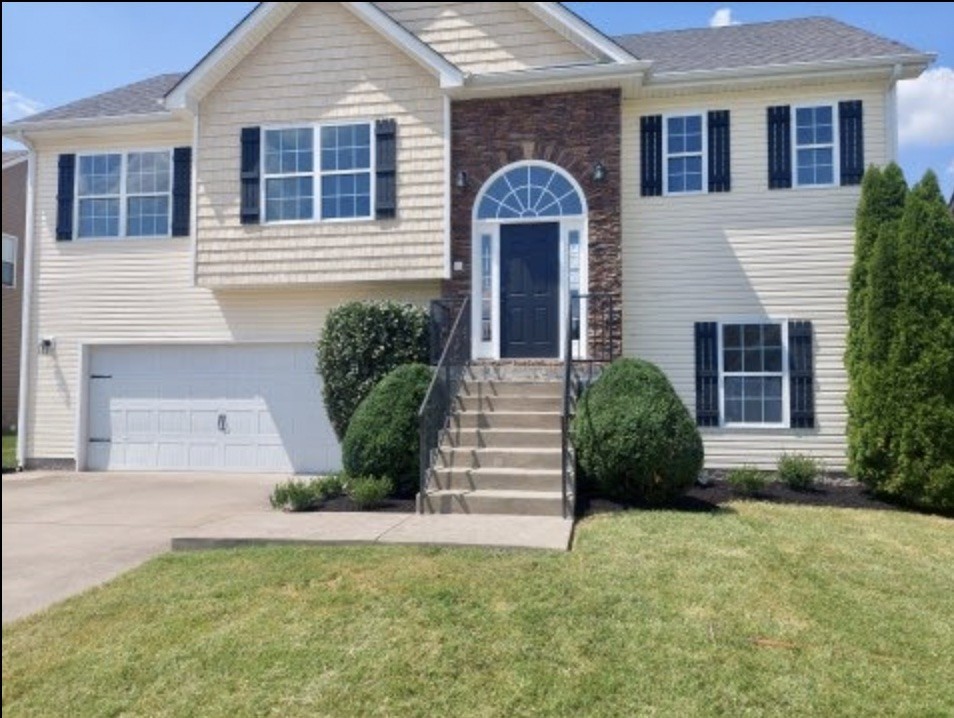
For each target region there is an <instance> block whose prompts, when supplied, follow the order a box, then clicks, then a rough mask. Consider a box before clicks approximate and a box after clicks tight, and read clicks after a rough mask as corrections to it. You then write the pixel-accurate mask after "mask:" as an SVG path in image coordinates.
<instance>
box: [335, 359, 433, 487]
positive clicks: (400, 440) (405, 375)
mask: <svg viewBox="0 0 954 718" xmlns="http://www.w3.org/2000/svg"><path fill="white" fill-rule="evenodd" d="M430 382H431V369H430V368H429V367H426V366H424V365H422V364H406V365H405V366H401V367H398V368H397V369H395V370H394V371H392V372H391V373H390V374H388V375H387V376H386V377H384V379H382V380H381V383H380V384H378V385H377V386H376V387H374V389H373V390H372V391H371V393H370V394H369V395H368V397H367V398H366V399H365V400H364V401H362V402H361V405H360V406H359V407H358V409H357V411H355V413H354V417H353V418H352V419H351V424H350V425H349V426H348V432H347V433H346V434H345V438H344V442H343V444H342V455H343V458H344V465H345V470H346V471H347V472H348V473H349V474H350V475H351V476H387V477H389V478H391V479H392V480H393V481H394V490H395V491H396V493H397V495H398V496H401V497H411V496H413V495H414V494H415V492H416V491H417V489H418V486H419V481H420V458H419V456H420V454H419V452H420V440H419V438H418V437H419V432H418V418H417V413H418V411H419V409H420V408H421V402H422V401H423V400H424V395H425V394H426V393H427V387H428V385H429V384H430Z"/></svg>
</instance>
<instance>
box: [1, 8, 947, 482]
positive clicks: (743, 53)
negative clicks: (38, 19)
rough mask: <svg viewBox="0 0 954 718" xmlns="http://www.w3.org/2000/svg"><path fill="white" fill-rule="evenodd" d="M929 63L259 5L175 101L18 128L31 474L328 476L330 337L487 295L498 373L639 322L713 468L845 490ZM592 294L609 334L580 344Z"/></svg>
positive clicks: (623, 344) (529, 24)
mask: <svg viewBox="0 0 954 718" xmlns="http://www.w3.org/2000/svg"><path fill="white" fill-rule="evenodd" d="M931 60H932V57H931V56H930V55H926V54H924V53H922V52H919V51H917V50H913V49H911V48H909V47H906V46H904V45H902V44H900V43H897V42H894V41H891V40H888V39H885V38H882V37H878V36H876V35H873V34H871V33H868V32H866V31H864V30H860V29H857V28H854V27H850V26H847V25H844V24H842V23H840V22H837V21H834V20H830V19H825V18H808V19H799V20H791V21H781V22H771V23H764V24H752V25H739V26H734V27H724V28H711V29H699V30H686V31H677V32H659V33H649V34H642V35H629V36H625V37H610V36H609V35H607V34H604V33H602V32H600V31H599V30H597V29H595V28H594V27H592V26H590V25H589V24H588V23H586V22H584V21H583V20H581V19H580V18H579V17H577V16H576V15H574V14H573V13H572V12H570V11H569V10H568V9H566V8H565V7H564V6H563V5H561V4H560V3H430V2H429V3H314V4H313V3H262V4H260V5H258V6H257V7H256V9H255V10H254V11H252V12H251V13H250V14H249V15H248V16H247V17H246V18H245V19H244V20H243V21H242V22H241V23H240V24H239V25H238V26H236V27H235V28H234V29H233V30H232V31H231V32H230V33H229V34H228V35H227V36H226V37H225V38H223V39H222V41H221V42H220V43H219V44H218V45H216V46H215V47H214V48H212V49H211V50H210V52H209V53H208V54H207V55H206V56H205V57H204V58H203V59H202V60H201V61H200V62H199V63H198V64H197V65H196V66H195V67H193V68H192V69H191V70H189V71H188V72H187V73H185V74H182V75H163V76H159V77H154V78H150V79H147V80H143V81H142V82H138V83H135V84H133V85H129V86H126V87H122V88H119V89H117V90H113V91H111V92H107V93H105V94H102V95H98V96H95V97H91V98H87V99H84V100H80V101H78V102H74V103H72V104H69V105H66V106H63V107H60V108H56V109H52V110H49V111H46V112H42V113H40V114H38V115H34V116H33V117H30V118H26V119H24V120H21V121H19V122H15V123H12V124H9V125H6V126H4V135H5V136H8V137H13V138H15V139H18V140H20V141H21V142H23V143H24V144H25V145H26V146H27V147H28V148H29V149H30V151H31V152H30V159H29V181H28V188H29V199H28V208H29V210H28V211H29V220H28V225H27V231H26V233H27V236H28V242H27V244H26V247H27V253H26V257H25V262H26V276H25V279H24V286H25V291H26V295H25V303H26V310H25V312H26V316H27V317H28V318H29V320H30V321H29V325H28V331H27V332H26V333H25V338H24V343H23V348H24V353H23V356H24V359H23V380H24V381H25V382H26V383H27V386H28V387H29V389H28V391H27V392H26V396H27V401H26V402H25V403H24V404H23V405H22V406H21V407H20V421H19V422H18V423H19V426H20V431H21V433H20V449H19V458H20V461H21V462H22V463H23V464H25V465H26V466H62V467H66V468H70V469H73V468H75V469H79V470H84V469H106V470H110V469H148V470H198V469H202V470H223V471H241V470H252V471H281V472H290V471H294V472H314V471H321V470H326V469H333V468H336V467H337V466H338V462H339V449H338V445H337V442H336V440H335V437H334V433H333V432H332V430H331V428H330V426H329V424H328V420H327V417H326V415H325V412H324V409H323V406H322V402H321V391H320V378H319V377H318V376H316V373H315V358H314V342H315V340H316V338H317V336H318V334H319V332H320V330H321V327H322V321H323V317H324V316H325V314H326V312H327V311H328V310H329V309H330V308H332V307H334V306H336V305H338V304H340V303H342V302H345V301H348V300H353V299H395V300H402V301H408V302H420V303H424V302H427V301H428V300H431V299H434V298H438V297H468V298H469V307H470V309H469V311H470V312H471V316H470V319H471V327H472V332H471V336H472V346H471V357H472V359H473V360H474V361H479V360H485V361H495V360H506V359H515V358H519V359H529V360H531V361H538V362H546V361H548V360H552V361H559V360H560V359H561V358H562V357H563V354H564V353H565V349H564V347H565V345H566V339H567V337H566V332H567V331H569V330H568V327H572V326H578V327H579V329H578V331H579V336H582V337H593V336H597V335H599V334H600V332H601V331H602V330H605V327H599V326H596V325H597V324H599V322H601V321H613V322H617V323H618V324H619V327H618V334H614V335H613V336H612V338H611V341H612V342H616V343H617V344H618V346H617V347H616V348H617V349H620V350H621V351H622V353H623V354H625V355H631V356H638V357H643V358H646V359H649V360H651V361H653V362H655V363H656V364H658V365H659V366H660V367H661V368H662V369H663V370H664V371H665V372H666V374H667V375H668V376H669V377H670V379H671V380H672V382H673V384H674V385H675V387H676V389H677V391H678V392H679V394H680V396H681V397H682V398H683V399H684V401H685V403H686V404H687V406H688V407H690V409H691V410H692V411H693V412H694V413H695V414H696V416H697V419H698V422H699V424H700V425H701V426H702V427H703V428H702V431H703V436H704V440H705V448H706V462H707V465H708V466H710V467H727V466H734V465H738V464H740V463H743V462H748V463H754V464H757V465H760V466H770V465H772V464H773V463H774V461H775V460H776V458H777V456H778V455H779V453H780V452H782V451H787V450H797V451H804V452H809V453H812V454H814V455H815V456H817V457H818V458H820V459H822V460H824V461H825V462H826V463H827V465H828V466H829V467H830V468H832V469H838V468H843V467H844V465H845V409H844V398H845V389H846V378H845V370H844V367H843V363H842V355H843V351H844V344H845V331H846V321H845V295H846V288H847V276H848V272H849V267H850V264H851V260H852V245H853V237H854V232H853V221H854V210H855V205H856V202H857V199H858V195H859V183H860V180H861V177H862V174H863V172H864V170H865V168H866V167H867V166H868V165H871V164H883V163H886V162H888V161H891V160H893V159H895V157H896V155H897V118H896V100H895V87H896V84H897V82H898V81H899V80H902V79H905V78H912V77H915V76H917V75H918V74H919V73H921V72H922V71H923V70H924V68H925V67H926V66H927V65H928V64H929V63H930V61H931ZM586 295H592V296H597V295H598V296H600V297H604V298H605V297H610V298H611V299H612V302H613V306H614V310H613V313H612V315H611V319H605V318H603V319H601V317H604V315H603V314H602V313H601V312H595V311H589V310H586V309H584V310H583V311H580V312H579V313H580V316H579V317H578V323H577V324H576V325H574V323H573V322H568V321H567V319H568V314H570V313H572V312H573V311H574V306H579V304H574V300H573V297H576V296H586ZM603 335H605V331H604V332H603ZM572 345H573V347H574V348H573V351H574V352H578V353H580V354H586V353H587V352H588V351H593V348H592V346H591V342H589V341H584V342H580V341H579V340H576V339H575V340H574V342H573V344H572Z"/></svg>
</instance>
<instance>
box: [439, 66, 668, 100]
mask: <svg viewBox="0 0 954 718" xmlns="http://www.w3.org/2000/svg"><path fill="white" fill-rule="evenodd" d="M651 66H652V63H651V62H648V61H642V60H641V61H638V62H627V63H625V64H620V63H613V64H610V63H594V64H591V65H566V66H564V67H545V68H539V69H532V70H516V71H514V72H493V73H487V74H482V75H468V76H467V77H466V78H465V80H464V84H463V86H462V87H451V88H445V92H446V93H447V94H448V95H449V96H450V97H452V98H459V97H468V96H471V95H478V94H481V93H490V92H494V91H496V90H520V89H527V88H533V89H537V88H546V87H548V86H550V85H565V84H568V83H569V84H574V83H591V82H596V81H599V80H608V81H611V82H624V81H627V80H629V81H636V82H639V81H640V80H641V79H642V76H643V75H644V74H645V72H646V71H647V70H648V69H649V68H650V67H651Z"/></svg>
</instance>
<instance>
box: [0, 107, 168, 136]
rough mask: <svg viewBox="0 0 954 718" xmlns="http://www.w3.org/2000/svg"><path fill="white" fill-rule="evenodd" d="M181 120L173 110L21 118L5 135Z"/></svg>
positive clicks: (8, 128) (6, 130)
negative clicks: (30, 119) (61, 117)
mask: <svg viewBox="0 0 954 718" xmlns="http://www.w3.org/2000/svg"><path fill="white" fill-rule="evenodd" d="M179 122H181V120H180V118H179V117H178V116H176V115H174V114H172V113H171V112H146V113H140V114H136V115H110V116H107V117H77V118H74V119H69V120H39V121H37V122H30V121H29V120H20V121H18V122H15V123H13V124H9V125H3V136H4V137H9V138H10V139H14V140H15V139H17V137H18V136H19V135H22V134H23V133H24V132H45V131H56V130H77V129H85V128H90V129H96V128H100V127H102V128H107V127H117V126H119V125H148V124H160V123H169V124H176V123H179Z"/></svg>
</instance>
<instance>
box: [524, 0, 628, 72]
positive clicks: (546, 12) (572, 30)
mask: <svg viewBox="0 0 954 718" xmlns="http://www.w3.org/2000/svg"><path fill="white" fill-rule="evenodd" d="M520 5H521V6H523V7H524V8H525V9H527V10H528V11H530V12H531V13H532V14H533V15H535V16H536V17H537V18H538V19H540V20H541V21H543V22H544V23H546V24H547V25H548V26H549V27H550V28H551V29H553V30H555V31H557V32H559V33H560V34H561V35H563V36H564V37H565V38H566V39H567V40H569V41H570V42H572V43H573V44H575V45H576V46H577V47H579V48H580V49H582V50H584V51H585V52H588V53H590V54H591V55H594V56H595V57H597V58H599V59H603V60H606V61H609V62H616V63H621V64H626V63H634V62H638V61H639V58H637V57H636V56H635V55H633V54H632V53H631V52H629V51H628V50H626V49H625V48H624V47H622V46H621V45H620V44H619V43H617V42H616V41H615V40H613V39H612V38H611V37H609V36H607V35H604V34H603V33H602V32H600V31H599V30H597V29H596V28H595V27H593V26H592V25H590V24H589V23H588V22H586V20H584V19H583V18H581V17H580V16H578V15H577V14H575V13H574V12H572V11H571V10H568V9H567V8H565V7H564V6H563V4H562V3H558V2H524V3H520Z"/></svg>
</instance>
